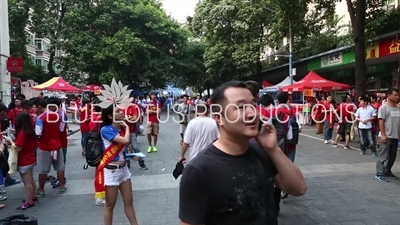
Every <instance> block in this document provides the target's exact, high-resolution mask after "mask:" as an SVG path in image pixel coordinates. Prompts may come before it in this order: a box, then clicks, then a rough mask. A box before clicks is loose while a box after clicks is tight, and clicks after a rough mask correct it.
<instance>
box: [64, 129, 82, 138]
mask: <svg viewBox="0 0 400 225" xmlns="http://www.w3.org/2000/svg"><path fill="white" fill-rule="evenodd" d="M79 131H81V129H78V130H74V131H72V132H70V133H68V134H67V137H69V136H71V135H73V134H75V133H78V132H79Z"/></svg>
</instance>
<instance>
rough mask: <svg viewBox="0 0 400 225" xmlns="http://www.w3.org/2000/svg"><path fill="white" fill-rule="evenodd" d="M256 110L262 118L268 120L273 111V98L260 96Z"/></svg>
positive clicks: (266, 95)
mask: <svg viewBox="0 0 400 225" xmlns="http://www.w3.org/2000/svg"><path fill="white" fill-rule="evenodd" d="M256 109H257V112H259V113H260V114H261V115H262V116H263V117H265V118H268V119H270V118H271V111H272V110H274V98H272V96H271V95H269V94H265V95H261V97H260V98H259V99H258V105H257V106H256Z"/></svg>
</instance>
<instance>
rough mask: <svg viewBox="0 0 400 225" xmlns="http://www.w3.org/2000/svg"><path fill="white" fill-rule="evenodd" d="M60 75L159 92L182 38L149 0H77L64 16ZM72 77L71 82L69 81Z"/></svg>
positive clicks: (180, 31) (184, 36)
mask: <svg viewBox="0 0 400 225" xmlns="http://www.w3.org/2000/svg"><path fill="white" fill-rule="evenodd" d="M65 24H66V25H65V27H64V29H63V31H62V32H63V36H64V38H63V39H64V40H65V42H64V44H63V49H64V50H65V51H66V53H67V54H68V56H67V57H66V58H64V59H63V60H62V64H63V66H64V72H63V73H64V74H65V75H66V76H68V77H69V78H70V79H73V80H77V75H78V73H77V71H81V72H84V73H87V74H89V81H97V82H96V83H99V82H102V83H109V82H110V81H111V80H112V78H116V80H121V81H122V82H125V83H134V84H135V85H136V86H139V87H152V88H162V87H164V86H165V84H166V83H167V81H170V80H171V79H172V77H174V76H175V75H176V68H177V65H178V63H179V62H178V61H177V55H178V53H179V51H180V50H181V49H182V48H183V47H182V46H183V45H184V44H185V43H186V41H187V37H188V34H187V33H186V32H185V30H184V29H182V28H181V27H180V25H179V24H178V23H177V22H175V21H173V20H172V19H171V18H170V17H168V16H167V15H166V13H165V12H164V11H163V9H162V8H161V5H160V4H159V3H157V2H155V1H153V0H102V1H98V2H96V3H94V2H89V1H80V2H77V3H75V4H74V5H73V6H72V9H71V10H69V11H68V12H67V13H66V14H65ZM74 78H75V79H74Z"/></svg>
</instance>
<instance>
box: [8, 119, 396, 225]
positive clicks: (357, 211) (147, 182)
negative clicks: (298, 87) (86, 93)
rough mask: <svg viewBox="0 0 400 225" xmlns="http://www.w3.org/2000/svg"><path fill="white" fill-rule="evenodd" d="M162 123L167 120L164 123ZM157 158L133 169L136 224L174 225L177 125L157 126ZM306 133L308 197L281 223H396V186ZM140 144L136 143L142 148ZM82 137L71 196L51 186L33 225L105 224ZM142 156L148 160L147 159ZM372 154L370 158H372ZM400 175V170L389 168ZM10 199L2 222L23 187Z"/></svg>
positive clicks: (302, 157)
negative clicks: (378, 177) (58, 191)
mask: <svg viewBox="0 0 400 225" xmlns="http://www.w3.org/2000/svg"><path fill="white" fill-rule="evenodd" d="M164 118H165V117H164ZM160 130H161V134H160V138H159V144H158V149H159V151H158V152H157V153H151V154H149V155H147V157H146V164H147V166H148V167H149V170H147V171H143V170H140V169H139V167H138V166H137V164H136V163H134V164H133V165H132V169H131V172H132V175H133V176H132V183H133V190H134V204H135V208H136V212H137V216H138V219H139V224H140V225H176V224H178V221H179V220H178V186H179V181H176V180H174V178H173V177H172V175H171V172H172V170H173V168H174V167H175V163H176V160H177V158H178V154H179V152H180V145H179V134H178V124H175V123H173V122H172V120H170V121H169V122H167V123H165V124H162V125H161V128H160ZM313 133H315V132H311V133H310V132H308V131H307V132H305V134H306V135H307V136H302V137H301V139H300V144H299V146H298V154H297V156H296V164H297V165H299V166H300V168H301V170H302V171H303V173H304V175H305V177H306V179H307V184H308V192H307V194H306V195H305V196H303V197H297V198H295V197H289V198H288V199H286V200H284V201H283V202H282V207H281V208H282V211H281V216H280V223H281V224H284V225H297V224H301V225H313V224H320V225H322V224H327V225H328V224H329V225H336V224H341V225H347V224H348V225H357V224H365V225H369V224H371V225H372V224H380V225H395V224H400V181H391V182H390V183H383V182H379V181H377V180H375V178H374V174H375V159H374V158H372V157H371V156H370V155H369V156H368V155H367V156H360V155H359V152H358V151H354V150H344V149H343V148H331V147H330V146H329V145H324V144H323V143H322V141H320V140H317V138H320V137H319V136H318V137H316V136H315V135H314V134H313ZM146 142H147V141H146V139H145V137H139V143H140V144H141V146H142V149H143V150H144V149H147V144H146ZM79 143H80V133H79V132H78V133H76V134H73V135H71V136H70V138H69V148H68V159H67V179H68V184H67V187H68V191H67V193H66V194H64V195H59V194H58V193H57V192H56V191H55V190H52V189H51V186H50V185H48V186H47V189H46V197H45V198H43V199H40V203H39V204H38V205H37V206H35V207H34V208H32V209H29V210H28V211H27V212H26V213H27V214H29V215H33V216H35V217H37V218H38V220H39V225H47V224H48V225H62V224H65V225H67V224H68V225H69V224H76V225H91V224H93V225H98V224H102V221H103V217H102V207H101V206H96V205H94V194H93V193H94V190H93V175H94V170H93V169H92V168H90V169H89V170H86V171H85V170H83V169H82V166H83V164H84V159H83V158H82V157H81V154H80V151H81V150H80V147H79ZM145 154H147V153H145ZM369 154H370V152H369ZM393 172H394V173H397V174H398V175H399V173H400V164H399V161H397V164H396V165H395V168H394V171H393ZM5 189H6V190H7V192H8V194H7V196H8V198H9V199H8V200H7V201H5V202H2V203H5V204H7V207H6V208H5V209H4V210H1V211H0V217H5V216H7V215H12V214H18V212H16V211H15V208H16V207H17V206H18V205H19V204H20V202H21V200H22V199H23V186H22V184H20V185H15V186H12V187H6V188H5ZM114 221H115V223H114V224H116V225H117V224H128V221H127V219H126V217H125V215H124V212H123V204H122V202H121V199H120V200H119V202H118V203H117V206H116V208H115V216H114Z"/></svg>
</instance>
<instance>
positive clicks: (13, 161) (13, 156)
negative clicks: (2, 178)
mask: <svg viewBox="0 0 400 225" xmlns="http://www.w3.org/2000/svg"><path fill="white" fill-rule="evenodd" d="M8 166H9V168H10V170H9V171H8V174H13V173H16V172H17V171H18V152H17V150H16V149H15V145H14V144H13V145H11V148H10V155H9V156H8Z"/></svg>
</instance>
